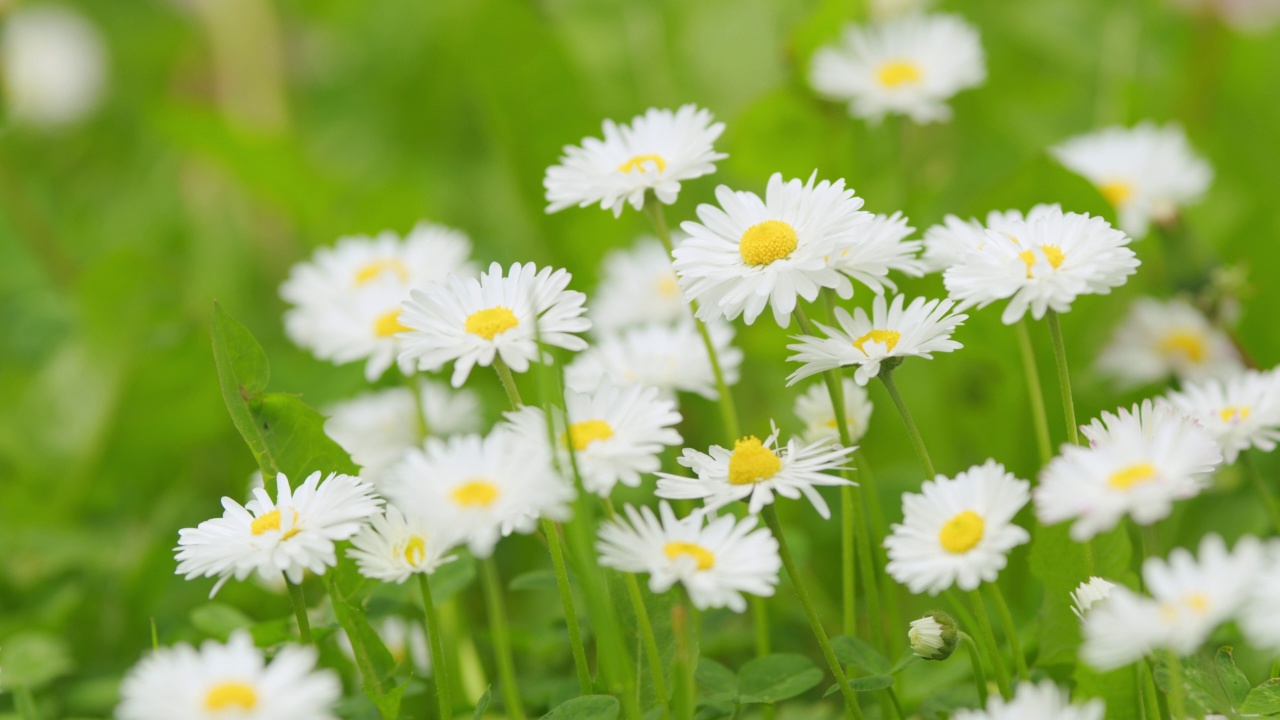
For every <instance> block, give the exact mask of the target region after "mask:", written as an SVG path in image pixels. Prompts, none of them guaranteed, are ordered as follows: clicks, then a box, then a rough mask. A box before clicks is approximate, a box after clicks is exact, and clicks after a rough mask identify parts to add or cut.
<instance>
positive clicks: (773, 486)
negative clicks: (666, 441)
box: [655, 425, 857, 520]
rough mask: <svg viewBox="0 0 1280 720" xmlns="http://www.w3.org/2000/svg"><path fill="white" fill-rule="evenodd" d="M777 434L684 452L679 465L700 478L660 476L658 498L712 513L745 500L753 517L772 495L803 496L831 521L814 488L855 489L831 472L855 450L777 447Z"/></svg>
mask: <svg viewBox="0 0 1280 720" xmlns="http://www.w3.org/2000/svg"><path fill="white" fill-rule="evenodd" d="M778 432H779V431H778V427H777V426H776V425H775V426H774V427H773V432H772V433H771V434H770V435H769V437H767V438H765V439H764V440H763V441H762V440H760V438H758V437H756V436H754V435H748V436H747V437H744V438H742V439H740V440H737V441H735V442H734V444H733V449H729V448H723V447H720V446H719V445H712V446H711V449H710V451H709V452H706V453H703V452H699V451H697V450H692V449H690V448H685V450H684V453H683V454H682V455H681V456H680V458H679V460H677V462H679V463H680V465H682V466H684V467H687V468H689V469H690V470H692V471H693V472H694V474H695V475H696V477H692V478H689V477H682V476H680V475H672V474H670V473H658V489H657V492H656V493H655V494H656V495H657V496H658V497H660V498H667V499H671V500H685V499H701V500H702V502H703V504H704V506H705V507H706V509H707V510H710V511H715V510H718V509H720V508H722V507H724V506H726V505H728V504H730V503H732V502H734V501H736V500H745V501H746V502H747V512H748V513H750V514H752V515H757V514H759V513H760V511H761V510H762V509H764V506H765V505H768V504H770V503H772V502H773V501H774V495H780V496H782V497H784V498H788V499H791V500H795V499H797V498H799V497H801V496H804V497H805V498H808V500H809V502H811V503H813V507H814V509H815V510H817V511H818V514H819V515H821V516H822V518H823V519H824V520H825V519H827V518H830V517H831V511H830V510H829V509H828V508H827V503H826V501H825V500H823V499H822V495H820V494H819V493H818V491H817V490H816V489H815V488H818V487H822V486H834V485H855V484H856V483H852V482H850V481H848V480H845V479H844V478H841V477H837V476H836V475H834V474H833V473H835V472H838V471H840V470H842V469H844V462H845V461H846V460H848V459H849V455H850V454H852V453H853V451H854V450H856V449H857V448H852V447H850V448H846V447H841V446H840V445H839V444H837V443H834V442H831V441H829V440H820V441H818V442H815V443H811V444H802V443H800V441H798V440H796V439H795V438H792V439H791V440H789V441H788V442H787V445H786V447H785V448H779V447H778Z"/></svg>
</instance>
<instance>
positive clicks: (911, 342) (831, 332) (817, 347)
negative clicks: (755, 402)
mask: <svg viewBox="0 0 1280 720" xmlns="http://www.w3.org/2000/svg"><path fill="white" fill-rule="evenodd" d="M905 300H906V297H905V296H903V295H895V296H894V298H893V304H892V305H890V304H889V303H888V301H886V300H885V298H884V296H883V295H877V296H876V298H875V300H874V301H873V302H872V305H871V315H870V316H868V315H867V312H866V311H865V310H863V309H862V308H854V310H853V315H849V312H848V311H847V310H845V309H844V308H841V307H838V308H836V313H835V314H836V322H837V323H838V324H839V325H840V327H839V328H838V329H837V328H833V327H828V326H826V325H823V324H822V323H819V322H815V323H814V324H815V325H817V326H818V328H820V329H821V330H822V332H823V333H824V334H826V336H827V337H824V338H819V337H813V336H810V335H799V336H796V337H795V339H796V340H797V341H798V342H796V343H793V344H791V345H788V346H787V349H788V350H794V351H795V353H796V354H795V355H792V356H790V357H788V358H787V359H788V360H790V361H793V362H798V363H800V369H799V370H796V371H795V372H793V373H791V375H789V376H788V377H787V384H788V385H794V384H796V383H797V382H799V381H800V380H803V379H805V378H807V377H809V376H810V375H817V374H818V373H823V372H826V371H828V370H831V369H832V368H837V367H849V366H855V367H857V370H855V371H854V374H853V379H854V381H856V382H857V383H858V384H859V385H866V384H867V383H868V382H870V381H871V379H872V378H874V377H876V376H877V375H879V374H880V366H881V364H882V363H884V362H885V361H887V360H895V359H896V360H900V359H902V358H907V357H922V358H928V359H932V358H933V353H935V352H951V351H952V350H959V349H960V348H962V347H964V346H963V345H961V344H960V343H958V342H956V341H955V340H952V339H951V333H952V332H954V331H955V329H956V326H958V325H959V324H960V323H962V322H964V320H965V318H966V317H968V316H967V315H964V314H959V313H952V312H951V310H952V308H954V307H955V303H953V302H951V301H950V300H928V301H926V300H925V299H924V298H916V299H915V300H912V301H911V304H910V305H907V306H906V307H905V308H904V307H903V303H904V301H905Z"/></svg>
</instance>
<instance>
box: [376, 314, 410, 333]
mask: <svg viewBox="0 0 1280 720" xmlns="http://www.w3.org/2000/svg"><path fill="white" fill-rule="evenodd" d="M411 329H412V328H409V327H406V326H405V325H404V323H401V322H400V311H399V310H392V311H391V312H389V313H385V314H382V315H379V316H378V319H377V320H374V321H373V334H375V335H377V336H378V337H391V336H392V335H395V334H396V333H402V332H408V331H409V330H411Z"/></svg>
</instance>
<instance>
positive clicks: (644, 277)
mask: <svg viewBox="0 0 1280 720" xmlns="http://www.w3.org/2000/svg"><path fill="white" fill-rule="evenodd" d="M681 240H682V239H677V238H673V241H675V242H676V243H677V244H678V243H679V242H681ZM587 314H588V315H589V316H590V317H591V324H592V327H593V328H594V330H595V331H596V332H606V333H607V332H612V331H618V330H623V329H625V328H629V327H634V326H636V325H647V324H650V323H676V322H680V321H681V320H683V319H684V318H686V317H688V316H689V306H688V305H687V304H686V303H685V300H684V296H683V294H681V292H680V282H679V278H677V277H676V272H675V270H672V269H671V256H670V255H668V254H667V251H666V248H664V247H662V244H661V243H659V242H658V241H657V240H655V239H653V238H642V239H641V240H640V241H639V242H638V243H636V244H635V246H634V247H631V248H628V249H625V250H610V251H609V253H608V254H607V255H605V256H604V265H603V268H602V272H601V274H600V285H599V287H598V288H596V293H595V295H593V296H592V298H591V308H590V310H589V311H588V313H587Z"/></svg>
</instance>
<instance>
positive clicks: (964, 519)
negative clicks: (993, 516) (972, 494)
mask: <svg viewBox="0 0 1280 720" xmlns="http://www.w3.org/2000/svg"><path fill="white" fill-rule="evenodd" d="M986 528H987V523H986V522H985V521H984V520H983V519H982V516H981V515H979V514H978V513H976V512H974V511H972V510H965V511H964V512H962V513H960V514H958V515H956V516H955V517H953V518H951V519H950V520H948V521H947V524H946V525H943V526H942V529H941V530H939V531H938V542H939V543H941V544H942V549H943V550H946V551H947V552H949V553H951V554H953V555H960V554H962V553H967V552H969V551H970V550H972V549H973V548H974V547H975V546H977V544H978V543H980V542H982V533H983V532H984V531H985V530H986Z"/></svg>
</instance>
